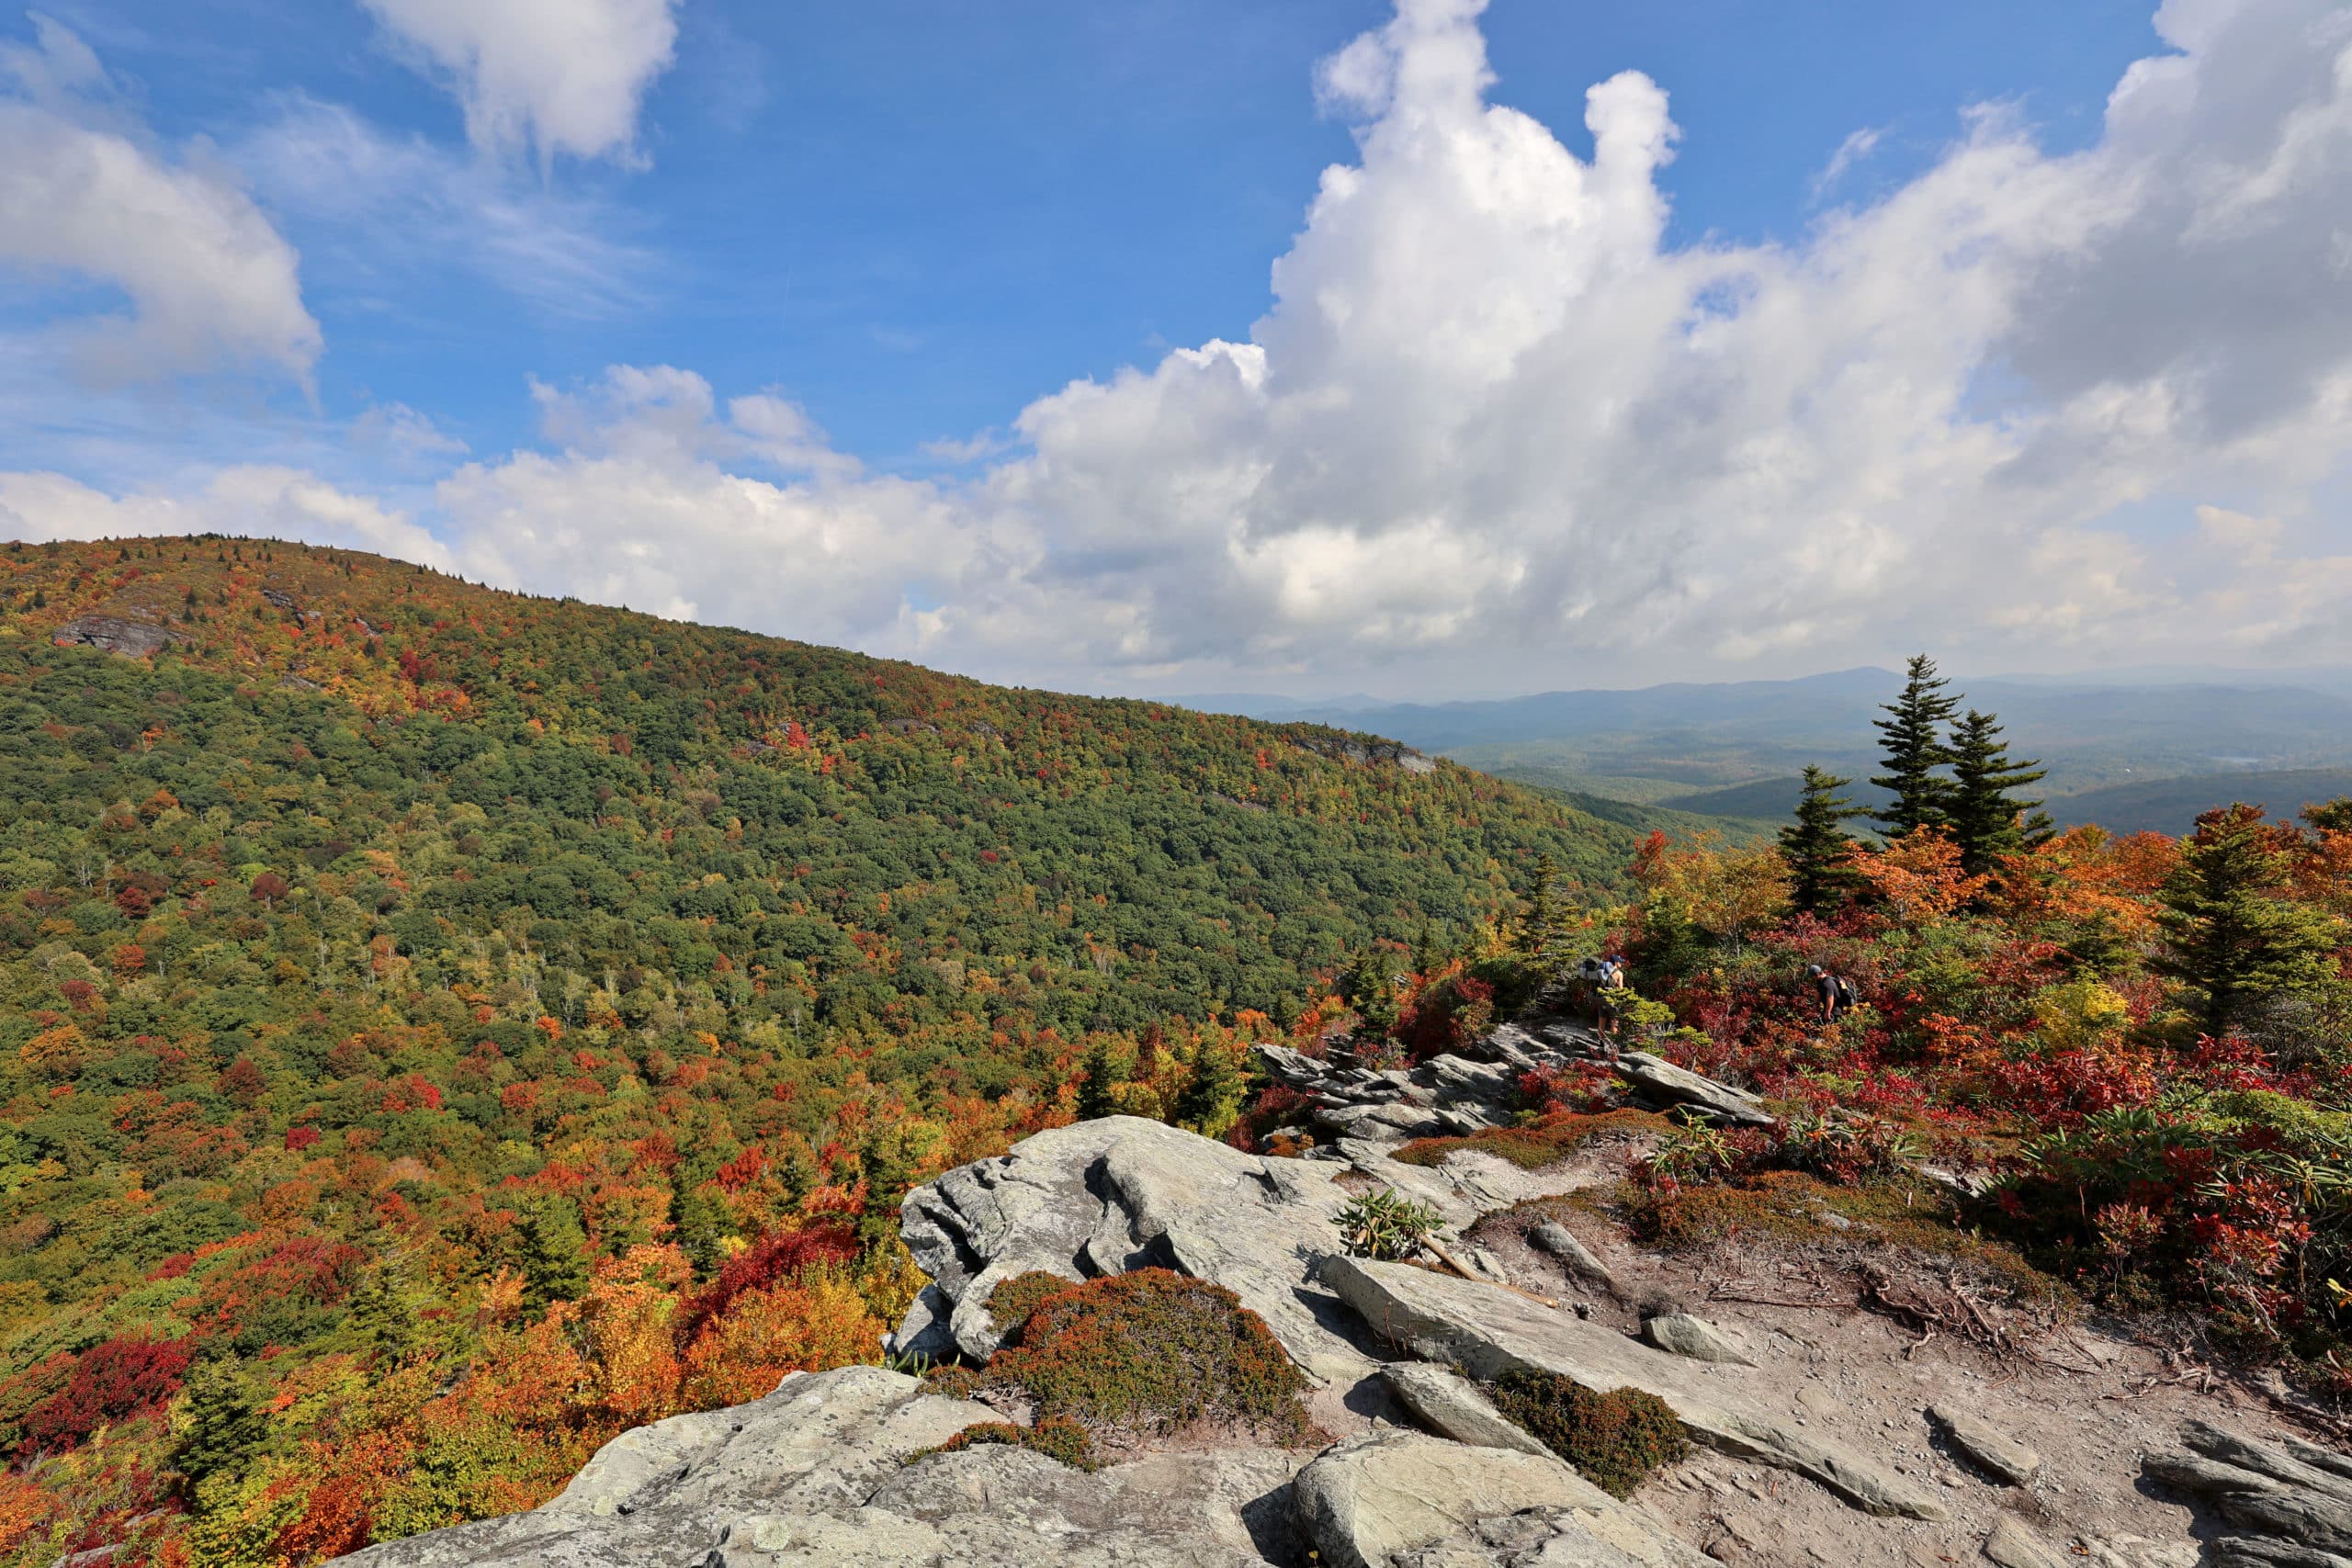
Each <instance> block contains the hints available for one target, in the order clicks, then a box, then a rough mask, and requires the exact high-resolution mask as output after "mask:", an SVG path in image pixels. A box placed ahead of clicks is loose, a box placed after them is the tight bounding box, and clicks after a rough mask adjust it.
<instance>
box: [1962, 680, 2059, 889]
mask: <svg viewBox="0 0 2352 1568" xmlns="http://www.w3.org/2000/svg"><path fill="white" fill-rule="evenodd" d="M2046 774H2047V770H2046V769H2044V768H2043V767H2042V766H2041V764H2040V763H2039V762H2035V761H2024V762H2019V761H2011V760H2010V758H2009V743H2008V742H2007V741H2006V740H2004V739H2001V726H2000V723H1999V721H1998V720H1996V719H1995V718H1994V716H1992V715H1991V714H1989V713H1978V712H1977V711H1976V710H1975V709H1974V708H1971V709H1969V710H1968V715H1967V716H1966V717H1964V718H1962V720H1961V721H1960V722H1959V723H1958V724H1956V725H1954V726H1953V727H1952V733H1951V777H1952V783H1951V795H1950V798H1949V801H1948V803H1947V807H1946V809H1947V813H1948V815H1949V817H1950V820H1951V836H1952V840H1953V841H1954V842H1955V843H1956V844H1958V845H1959V846H1960V864H1961V869H1962V870H1963V871H1965V872H1967V873H1968V874H1970V875H1972V876H1974V875H1980V874H1983V873H1985V872H1987V871H1990V870H1992V869H1993V864H1994V863H1995V862H1996V860H1998V859H1999V858H2000V857H2001V856H2002V855H2005V854H2009V853H2012V852H2015V851H2017V850H2018V849H2021V848H2023V847H2024V846H2025V844H2026V842H2027V839H2028V834H2029V829H2028V828H2027V827H2026V826H2025V824H2024V822H2023V820H2022V819H2023V818H2024V817H2025V815H2026V813H2028V812H2030V811H2032V810H2033V809H2034V808H2035V807H2039V806H2040V805H2041V802H2040V801H2038V800H2019V799H2018V798H2017V796H2016V795H2013V794H2011V793H2010V792H2011V791H2013V790H2018V789H2023V788H2024V787H2025V786H2026V785H2028V784H2034V783H2037V782H2039V781H2040V780H2041V779H2042V778H2043V777H2045V776H2046ZM2042 821H2044V822H2046V821H2047V818H2043V819H2042Z"/></svg>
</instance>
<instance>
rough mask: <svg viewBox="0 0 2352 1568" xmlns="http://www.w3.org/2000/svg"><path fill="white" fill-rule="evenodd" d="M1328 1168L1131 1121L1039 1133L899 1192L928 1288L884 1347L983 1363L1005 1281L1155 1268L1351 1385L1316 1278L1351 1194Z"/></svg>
mask: <svg viewBox="0 0 2352 1568" xmlns="http://www.w3.org/2000/svg"><path fill="white" fill-rule="evenodd" d="M1338 1174H1339V1172H1338V1171H1337V1170H1336V1169H1334V1168H1331V1167H1329V1166H1325V1165H1315V1164H1309V1163H1307V1162H1306V1161H1303V1160H1284V1159H1268V1158H1261V1157H1260V1156H1256V1155H1246V1154H1243V1153H1241V1152H1240V1151H1239V1150H1238V1149H1235V1148H1231V1147H1228V1146H1227V1145H1224V1144H1219V1143H1215V1142H1212V1141H1211V1140H1209V1139H1207V1138H1203V1137H1199V1136H1197V1135H1195V1134H1191V1133H1186V1132H1182V1131H1180V1130H1179V1129H1177V1128H1174V1127H1170V1126H1167V1125H1164V1124H1163V1123H1161V1122H1146V1121H1142V1120H1139V1119H1137V1118H1136V1117H1132V1116H1109V1117H1104V1118H1103V1119H1102V1120H1100V1121H1095V1122H1079V1123H1078V1124H1077V1125H1075V1126H1069V1127H1058V1128H1056V1129H1054V1130H1053V1131H1051V1132H1046V1133H1040V1134H1036V1135H1035V1137H1032V1138H1028V1139H1025V1140H1024V1141H1023V1142H1022V1143H1021V1144H1019V1145H1016V1146H1015V1147H1014V1148H1013V1150H1012V1153H1010V1154H1007V1155H1001V1156H998V1157H997V1158H995V1159H987V1160H981V1161H979V1162H978V1163H977V1164H974V1165H967V1166H965V1167H963V1168H960V1169H956V1170H952V1171H949V1172H948V1173H947V1174H946V1175H945V1176H944V1177H942V1178H940V1179H939V1180H937V1181H935V1182H933V1183H932V1184H931V1185H929V1186H927V1187H919V1188H917V1189H915V1190H914V1191H912V1192H910V1193H909V1194H908V1195H907V1199H906V1202H905V1203H904V1204H903V1205H902V1206H901V1207H900V1209H899V1228H900V1231H901V1234H903V1235H904V1236H905V1237H906V1242H907V1246H908V1247H909V1249H910V1250H911V1251H912V1252H913V1254H914V1257H915V1261H916V1262H917V1263H918V1264H920V1265H921V1266H922V1269H923V1271H924V1272H925V1273H927V1274H929V1275H930V1276H931V1277H932V1280H933V1284H932V1285H931V1286H930V1287H928V1288H927V1289H926V1290H925V1291H924V1292H923V1293H922V1297H921V1299H919V1300H918V1301H917V1302H916V1303H915V1305H914V1307H913V1309H912V1310H911V1311H910V1312H909V1313H908V1314H907V1318H906V1321H905V1322H904V1323H903V1324H901V1325H899V1331H898V1333H897V1335H896V1336H895V1337H894V1339H893V1344H894V1346H895V1348H898V1349H899V1350H900V1351H901V1352H919V1353H922V1354H928V1355H934V1356H941V1355H962V1356H964V1357H967V1358H969V1359H973V1360H976V1361H978V1360H985V1359H987V1358H988V1357H989V1355H990V1354H991V1353H993V1352H994V1351H995V1349H996V1348H997V1346H998V1344H999V1342H1000V1341H1001V1338H1002V1330H1001V1327H1000V1326H999V1325H998V1324H997V1323H996V1321H995V1320H994V1319H993V1318H992V1317H990V1316H989V1310H988V1302H989V1295H990V1293H991V1292H994V1291H995V1289H996V1287H997V1286H998V1284H1000V1283H1001V1282H1002V1281H1003V1280H1009V1279H1012V1278H1013V1277H1014V1276H1015V1275H1019V1274H1023V1273H1026V1272H1029V1271H1030V1270H1032V1269H1042V1270H1044V1271H1045V1272H1046V1273H1050V1274H1059V1275H1061V1276H1063V1277H1064V1278H1065V1279H1069V1280H1087V1279H1093V1278H1096V1277H1098V1276H1101V1275H1105V1274H1123V1273H1125V1272H1126V1271H1127V1270H1129V1269H1143V1268H1164V1269H1179V1270H1181V1271H1182V1272H1183V1273H1186V1274H1190V1275H1192V1276H1193V1278H1195V1279H1200V1280H1210V1281H1212V1282H1213V1283H1216V1284H1219V1285H1223V1286H1224V1287H1226V1288H1227V1290H1229V1291H1231V1292H1234V1293H1235V1294H1236V1295H1237V1296H1238V1297H1240V1298H1241V1303H1242V1304H1243V1305H1244V1306H1247V1307H1249V1308H1250V1309H1251V1310H1252V1311H1254V1312H1256V1313H1257V1314H1259V1315H1260V1316H1261V1317H1262V1318H1264V1319H1265V1320H1266V1326H1267V1327H1268V1328H1270V1329H1272V1331H1273V1334H1274V1337H1275V1338H1277V1339H1279V1340H1280V1341H1282V1345H1283V1348H1284V1349H1285V1350H1288V1351H1289V1352H1290V1354H1291V1358H1292V1359H1294V1360H1295V1361H1297V1362H1298V1364H1299V1365H1300V1366H1301V1367H1302V1368H1304V1369H1306V1371H1307V1372H1308V1373H1309V1374H1310V1375H1312V1376H1314V1377H1316V1378H1317V1379H1320V1380H1323V1381H1326V1382H1330V1381H1340V1380H1344V1381H1350V1382H1352V1381H1353V1380H1355V1379H1357V1378H1361V1377H1363V1375H1364V1374H1366V1373H1368V1372H1369V1371H1371V1370H1372V1361H1371V1359H1370V1358H1369V1357H1367V1356H1365V1355H1364V1354H1363V1352H1362V1351H1361V1350H1359V1349H1357V1348H1355V1346H1354V1345H1353V1344H1351V1342H1350V1338H1349V1336H1350V1335H1351V1333H1352V1332H1353V1330H1354V1325H1352V1324H1351V1322H1350V1321H1349V1320H1348V1319H1347V1317H1346V1314H1344V1313H1343V1312H1341V1311H1340V1308H1339V1304H1338V1303H1337V1301H1336V1299H1335V1298H1333V1297H1332V1296H1331V1294H1330V1292H1329V1291H1327V1290H1325V1289H1323V1288H1322V1287H1320V1286H1318V1285H1317V1284H1316V1283H1315V1282H1314V1280H1313V1266H1314V1261H1315V1258H1317V1255H1319V1254H1321V1253H1324V1252H1327V1251H1329V1249H1330V1247H1331V1246H1332V1244H1333V1242H1334V1241H1335V1240H1336V1239H1337V1236H1338V1232H1337V1231H1336V1229H1335V1228H1334V1227H1333V1224H1332V1221H1333V1219H1334V1217H1335V1216H1336V1215H1337V1214H1338V1213H1339V1212H1340V1207H1341V1206H1342V1205H1343V1204H1344V1203H1345V1202H1346V1201H1347V1198H1348V1194H1347V1193H1346V1192H1345V1191H1344V1190H1341V1189H1340V1186H1339V1183H1338V1180H1337V1177H1338Z"/></svg>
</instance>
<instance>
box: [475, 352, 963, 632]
mask: <svg viewBox="0 0 2352 1568" xmlns="http://www.w3.org/2000/svg"><path fill="white" fill-rule="evenodd" d="M533 392H534V395H535V397H536V398H537V400H538V402H539V405H540V412H541V417H542V420H543V422H544V423H545V426H546V429H547V433H548V437H549V438H550V440H552V441H554V442H556V443H557V444H559V445H560V447H561V450H560V452H558V453H555V454H547V453H540V452H518V453H515V454H513V455H511V456H509V457H506V458H504V459H503V460H501V461H498V462H494V463H473V464H468V465H466V466H465V467H463V468H459V469H458V471H457V472H456V473H454V474H452V475H451V476H449V477H448V478H447V479H444V480H443V481H442V482H441V484H440V485H439V486H438V487H437V490H436V491H435V502H436V503H437V506H438V509H439V511H440V513H441V514H442V517H443V519H444V523H445V526H446V527H447V530H448V532H449V534H450V536H451V537H453V538H454V539H456V540H457V541H458V550H459V553H460V555H461V557H462V558H464V560H465V561H466V563H467V569H468V570H469V571H471V572H472V573H473V574H475V575H478V576H481V577H482V578H484V579H486V580H488V581H492V582H498V583H503V584H507V585H511V586H516V587H528V588H530V589H532V590H534V591H537V592H566V593H571V594H576V595H578V596H579V597H581V598H584V599H594V600H598V601H602V602H604V603H606V604H628V605H629V606H631V607H633V608H637V609H641V610H650V611H651V612H653V613H655V614H657V615H670V616H673V617H678V618H686V619H701V620H714V621H720V622H725V623H728V624H730V625H736V626H763V627H771V628H779V629H788V630H789V631H790V632H791V634H792V635H794V636H797V637H809V638H814V639H817V640H820V641H834V642H853V641H855V642H868V643H870V642H872V641H874V640H876V637H877V636H880V637H899V638H900V639H901V640H903V639H905V638H910V637H917V636H918V635H919V633H918V632H916V631H915V630H913V629H911V628H912V626H913V623H912V621H911V619H910V616H911V615H912V614H913V612H912V611H911V610H910V608H909V606H908V604H907V600H908V596H909V594H910V591H912V592H915V593H916V596H917V597H921V591H922V590H923V589H926V588H936V587H940V586H944V585H945V584H948V583H952V582H954V581H956V580H957V579H958V578H959V577H960V576H961V575H963V573H964V572H965V571H966V570H968V569H969V567H970V565H971V563H972V559H973V557H974V555H975V551H976V547H977V538H976V533H975V530H974V529H973V528H972V527H971V526H970V525H968V523H967V521H966V520H964V519H962V518H960V517H959V516H958V515H957V514H956V513H955V512H954V511H953V510H952V508H951V507H950V505H949V504H948V502H946V501H945V500H944V498H943V497H942V496H941V495H940V493H939V492H938V491H935V490H934V489H933V487H931V486H929V485H925V484H921V483H917V482H914V481H910V480H905V479H881V478H860V477H858V473H857V465H856V464H855V463H854V461H853V460H851V459H849V458H847V457H842V456H841V455H840V454H838V453H835V452H833V451H831V449H830V448H829V447H827V446H825V445H824V441H823V436H822V434H821V433H820V432H818V431H817V430H816V429H815V428H814V427H813V426H812V425H810V424H809V423H808V422H807V420H806V418H805V416H803V415H802V414H801V413H800V412H799V411H798V410H797V409H796V408H795V407H793V405H792V404H790V403H789V402H787V401H786V400H784V399H782V398H780V397H777V396H775V395H774V394H760V395H754V396H750V397H741V398H737V399H734V400H731V401H730V402H729V404H728V405H727V407H726V411H725V412H724V413H723V414H722V413H721V412H720V411H719V408H718V399H717V398H716V396H715V395H714V394H713V392H712V391H711V389H710V385H709V383H708V382H707V381H705V380H704V379H703V378H701V377H699V376H695V375H693V374H691V373H689V372H686V371H683V370H676V369H673V368H671V367H666V366H662V367H650V368H639V367H628V366H619V367H614V368H613V369H611V370H609V371H607V372H606V373H605V378H603V379H602V380H601V381H599V382H598V383H596V384H595V385H594V386H592V387H590V388H587V389H582V390H576V391H563V390H559V389H553V388H549V387H546V386H537V387H534V389H533ZM730 463H731V464H734V465H736V466H738V467H741V466H756V467H760V468H769V469H772V470H781V471H786V472H790V473H792V474H794V475H796V476H797V477H795V478H793V479H789V480H786V481H785V482H776V481H775V480H772V479H759V478H753V477H750V476H747V475H745V474H742V473H740V472H735V471H731V470H730V468H729V467H728V466H727V465H729V464H730Z"/></svg>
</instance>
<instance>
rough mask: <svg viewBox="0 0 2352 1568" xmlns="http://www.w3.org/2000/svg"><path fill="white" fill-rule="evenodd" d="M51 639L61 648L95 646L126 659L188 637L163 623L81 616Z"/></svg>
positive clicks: (139, 656)
mask: <svg viewBox="0 0 2352 1568" xmlns="http://www.w3.org/2000/svg"><path fill="white" fill-rule="evenodd" d="M49 640H50V641H51V642H53V643H55V644H56V645H57V646H58V647H60V648H95V649H100V650H101V651H103V652H107V653H118V654H120V655H121V656H122V657H124V658H125V659H144V658H146V657H147V656H148V655H150V654H155V653H161V652H163V651H164V649H167V648H169V647H171V646H172V644H174V643H175V642H185V641H187V638H185V637H181V636H180V634H179V633H177V632H175V631H167V630H165V629H164V627H162V626H149V625H148V624H147V623H145V622H143V621H126V620H124V619H123V618H122V617H121V616H119V615H80V616H76V617H75V618H74V619H73V620H70V621H68V622H66V623H65V624H64V625H63V626H60V627H58V628H57V629H56V630H55V631H53V632H51V634H50V637H49Z"/></svg>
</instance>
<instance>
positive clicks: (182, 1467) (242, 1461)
mask: <svg viewBox="0 0 2352 1568" xmlns="http://www.w3.org/2000/svg"><path fill="white" fill-rule="evenodd" d="M266 1430H267V1429H266V1427H265V1426H264V1425H263V1421H262V1416H261V1412H260V1411H259V1410H257V1409H255V1408H254V1404H253V1399H252V1396H251V1395H250V1394H249V1393H247V1391H246V1387H245V1371H244V1363H243V1362H242V1361H240V1360H238V1359H236V1358H234V1357H227V1358H223V1359H220V1360H217V1361H208V1362H205V1363H204V1364H203V1365H201V1366H199V1367H198V1369H197V1371H196V1375H195V1376H194V1377H192V1378H190V1379H189V1380H188V1385H187V1431H186V1434H185V1435H184V1436H183V1437H182V1438H181V1439H180V1444H179V1449H178V1451H177V1452H175V1454H174V1455H173V1456H172V1462H173V1464H174V1465H175V1467H176V1468H177V1469H178V1471H179V1472H180V1473H181V1474H182V1475H184V1476H186V1477H187V1483H188V1485H189V1486H190V1488H194V1487H195V1486H197V1485H198V1484H200V1483H203V1482H206V1481H209V1480H210V1479H211V1478H212V1477H214V1476H216V1475H226V1476H230V1477H232V1478H234V1477H235V1476H237V1475H238V1474H240V1473H242V1472H243V1470H244V1468H245V1466H246V1464H247V1463H248V1462H249V1461H251V1460H252V1458H253V1455H254V1450H256V1449H258V1448H259V1447H260V1446H261V1441H262V1438H264V1436H266Z"/></svg>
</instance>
